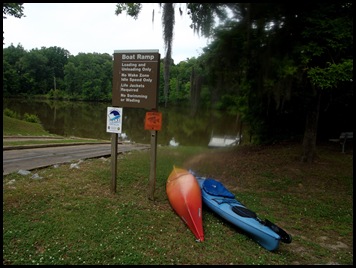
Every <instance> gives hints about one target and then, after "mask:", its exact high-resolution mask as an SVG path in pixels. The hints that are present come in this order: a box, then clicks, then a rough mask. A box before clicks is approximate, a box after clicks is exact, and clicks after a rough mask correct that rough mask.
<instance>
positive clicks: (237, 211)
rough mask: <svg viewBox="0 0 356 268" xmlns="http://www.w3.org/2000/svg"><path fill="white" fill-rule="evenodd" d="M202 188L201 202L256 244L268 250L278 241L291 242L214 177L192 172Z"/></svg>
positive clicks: (278, 229)
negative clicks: (197, 174) (200, 175)
mask: <svg viewBox="0 0 356 268" xmlns="http://www.w3.org/2000/svg"><path fill="white" fill-rule="evenodd" d="M192 173H193V172H192ZM193 175H194V176H195V178H196V179H197V181H198V183H199V186H200V188H201V190H202V199H203V204H205V205H206V206H207V207H208V208H210V209H211V210H212V211H213V212H215V213H216V214H218V215H219V216H221V217H222V218H224V219H225V220H227V221H228V222H230V223H232V224H233V225H235V226H236V227H238V228H240V229H241V230H243V231H245V232H246V233H247V234H248V235H250V237H251V238H252V239H253V240H255V241H256V242H257V243H258V244H260V245H261V246H262V247H264V248H265V249H267V250H269V251H274V250H276V249H277V248H278V247H279V244H280V242H284V243H291V241H292V237H291V236H290V235H289V234H288V233H286V232H285V231H284V230H283V229H282V228H280V227H278V226H277V225H275V224H274V223H272V222H270V221H269V220H267V219H266V220H264V221H263V220H261V219H260V218H258V217H257V215H256V213H255V212H253V211H251V210H249V209H248V208H246V207H245V206H244V205H243V204H241V203H240V202H239V201H237V200H236V198H235V195H234V194H232V193H231V192H230V191H229V190H228V189H226V188H225V186H224V185H223V184H222V183H221V182H219V181H217V180H214V179H211V178H205V177H199V176H196V175H195V174H194V173H193Z"/></svg>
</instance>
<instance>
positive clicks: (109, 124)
mask: <svg viewBox="0 0 356 268" xmlns="http://www.w3.org/2000/svg"><path fill="white" fill-rule="evenodd" d="M121 130H122V108H118V107H107V116H106V132H110V133H121Z"/></svg>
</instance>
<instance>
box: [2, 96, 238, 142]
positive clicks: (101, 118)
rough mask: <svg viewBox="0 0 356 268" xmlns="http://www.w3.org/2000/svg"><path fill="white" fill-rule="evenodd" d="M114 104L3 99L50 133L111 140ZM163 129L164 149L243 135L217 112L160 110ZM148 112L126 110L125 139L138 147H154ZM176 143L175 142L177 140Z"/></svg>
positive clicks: (233, 119) (233, 120) (234, 122)
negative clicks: (109, 113) (110, 117)
mask: <svg viewBox="0 0 356 268" xmlns="http://www.w3.org/2000/svg"><path fill="white" fill-rule="evenodd" d="M110 106H111V103H102V102H97V103H96V102H78V101H53V100H28V99H26V100H24V99H3V109H5V108H9V109H11V110H12V111H14V112H16V113H18V114H19V115H20V116H23V115H24V114H25V113H29V114H35V115H37V116H38V117H39V119H40V120H41V123H42V125H43V127H44V129H46V130H47V131H48V132H50V133H53V134H58V135H62V136H68V137H70V136H74V137H83V138H94V139H104V140H110V138H111V133H107V132H106V121H107V120H106V116H107V107H110ZM159 111H160V112H161V113H162V129H161V130H160V131H159V132H158V136H157V142H158V144H161V145H178V144H179V145H194V146H207V145H208V143H209V140H210V136H211V135H212V133H214V135H215V134H216V135H230V136H236V135H237V134H238V133H239V125H240V124H239V122H237V117H236V116H232V115H228V114H225V113H223V112H220V111H216V110H209V109H207V110H201V111H198V113H197V115H196V116H191V115H190V112H189V111H187V110H186V109H185V108H181V107H170V108H159ZM146 112H147V110H146V109H139V108H123V121H122V132H123V133H122V134H121V137H120V138H121V139H122V140H126V141H129V140H130V141H134V142H137V143H146V144H149V143H150V131H148V130H145V129H144V120H145V114H146ZM173 139H174V140H173Z"/></svg>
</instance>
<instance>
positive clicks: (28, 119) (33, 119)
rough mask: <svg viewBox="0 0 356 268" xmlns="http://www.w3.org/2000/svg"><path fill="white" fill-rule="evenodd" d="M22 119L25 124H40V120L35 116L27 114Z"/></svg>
mask: <svg viewBox="0 0 356 268" xmlns="http://www.w3.org/2000/svg"><path fill="white" fill-rule="evenodd" d="M23 119H24V120H25V121H26V122H30V123H41V121H40V119H39V118H38V116H37V115H35V114H28V113H25V115H24V118H23Z"/></svg>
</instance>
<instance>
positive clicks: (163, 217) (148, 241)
mask: <svg viewBox="0 0 356 268" xmlns="http://www.w3.org/2000/svg"><path fill="white" fill-rule="evenodd" d="M31 135H32V134H31ZM339 149H340V148H338V147H330V146H319V152H318V155H319V158H318V160H317V161H316V163H314V164H312V165H310V164H303V163H301V162H299V161H298V160H297V159H298V158H299V157H298V156H299V153H300V145H298V144H290V145H283V146H279V145H274V146H262V147H258V146H250V145H249V146H239V147H236V148H235V149H228V150H225V149H223V150H211V149H207V148H203V147H184V146H179V147H175V148H172V147H166V146H162V147H161V146H159V147H158V151H157V169H156V187H155V200H154V201H151V200H149V199H148V197H147V195H148V183H149V176H150V151H147V150H146V151H133V152H130V153H125V154H120V155H119V156H118V162H117V168H118V170H117V192H116V193H112V192H111V190H110V189H111V187H110V186H111V163H110V161H111V158H99V159H90V160H85V161H84V162H81V163H80V164H79V169H70V164H69V163H67V164H62V165H59V166H58V167H48V168H43V169H38V170H34V171H32V173H31V174H30V175H27V176H23V175H20V174H17V173H12V174H9V175H6V176H4V178H3V264H7V265H24V264H47V265H50V264H63V265H69V264H71V265H75V264H101V265H104V264H110V265H120V264H152V265H161V264H183V265H184V264H189V265H194V264H206V265H209V264H247V265H256V264H257V265H259V264H261V265H288V264H295V265H308V264H348V265H351V264H353V155H352V153H350V152H348V153H346V154H342V153H341V152H340V150H339ZM173 165H176V166H178V167H184V168H187V169H189V168H191V169H193V170H194V171H195V172H197V173H198V174H199V175H203V176H210V177H213V178H216V179H218V180H220V181H221V182H223V183H224V185H225V186H226V187H227V188H228V189H229V190H231V191H232V192H233V193H234V194H236V197H237V198H238V200H239V201H241V202H242V203H243V204H245V205H246V206H247V207H249V208H250V209H252V210H254V211H255V212H256V213H257V215H258V216H260V218H262V219H264V218H267V219H269V220H271V221H272V222H274V223H276V224H277V225H279V226H280V227H282V228H283V229H285V230H286V231H288V232H289V233H290V234H291V235H292V237H293V241H292V243H291V244H283V243H281V245H280V247H279V249H278V250H277V251H276V252H269V251H267V250H265V249H264V248H262V247H260V246H259V245H258V244H257V243H256V242H254V241H253V240H251V239H250V238H249V237H248V236H246V235H245V234H243V233H242V232H241V231H240V230H238V229H237V228H235V227H233V226H232V225H231V224H229V223H228V222H226V221H224V220H222V219H221V218H219V217H217V216H216V215H215V214H213V213H212V212H211V211H209V210H208V209H207V208H205V207H203V228H204V235H205V241H204V242H201V243H198V242H196V241H195V237H194V235H193V234H192V233H191V232H190V230H189V229H188V228H187V226H186V225H185V224H184V223H183V221H182V220H181V219H180V218H179V217H178V216H177V215H176V214H175V213H174V211H173V210H172V208H171V206H170V204H169V202H168V199H167V196H166V192H165V184H166V180H167V177H168V175H169V173H170V172H171V170H172V166H173ZM34 173H37V174H38V175H39V176H40V177H41V178H40V179H33V178H31V177H32V175H33V174H34Z"/></svg>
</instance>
